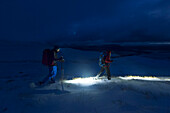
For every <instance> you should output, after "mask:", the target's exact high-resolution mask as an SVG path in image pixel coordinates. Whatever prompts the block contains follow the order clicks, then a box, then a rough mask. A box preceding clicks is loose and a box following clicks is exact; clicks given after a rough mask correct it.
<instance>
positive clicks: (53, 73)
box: [43, 66, 57, 83]
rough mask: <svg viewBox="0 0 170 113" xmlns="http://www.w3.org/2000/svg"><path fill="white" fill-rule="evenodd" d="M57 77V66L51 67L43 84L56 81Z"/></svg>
mask: <svg viewBox="0 0 170 113" xmlns="http://www.w3.org/2000/svg"><path fill="white" fill-rule="evenodd" d="M56 75H57V66H49V74H48V76H46V77H45V78H44V79H43V82H44V83H45V82H47V81H53V82H54V81H55V77H56Z"/></svg>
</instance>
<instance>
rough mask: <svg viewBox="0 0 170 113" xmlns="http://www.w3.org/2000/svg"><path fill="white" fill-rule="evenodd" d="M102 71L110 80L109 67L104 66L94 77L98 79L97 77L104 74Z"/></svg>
mask: <svg viewBox="0 0 170 113" xmlns="http://www.w3.org/2000/svg"><path fill="white" fill-rule="evenodd" d="M104 70H105V71H106V74H107V77H108V78H110V77H111V74H110V69H109V66H106V67H105V66H103V67H101V70H100V72H99V73H98V74H97V76H96V77H99V76H100V75H101V74H102V73H103V72H104Z"/></svg>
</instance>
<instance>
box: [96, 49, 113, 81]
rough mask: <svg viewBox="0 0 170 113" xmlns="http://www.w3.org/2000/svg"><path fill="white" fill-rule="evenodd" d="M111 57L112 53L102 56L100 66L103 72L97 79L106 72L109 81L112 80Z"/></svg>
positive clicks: (102, 54)
mask: <svg viewBox="0 0 170 113" xmlns="http://www.w3.org/2000/svg"><path fill="white" fill-rule="evenodd" d="M110 57H111V51H105V52H102V53H101V54H100V57H99V66H100V67H101V70H100V72H99V73H98V74H97V76H96V78H98V77H99V76H100V75H101V74H102V73H103V72H104V70H105V72H106V74H107V78H108V80H111V74H110V69H109V67H110V63H111V62H112V60H110Z"/></svg>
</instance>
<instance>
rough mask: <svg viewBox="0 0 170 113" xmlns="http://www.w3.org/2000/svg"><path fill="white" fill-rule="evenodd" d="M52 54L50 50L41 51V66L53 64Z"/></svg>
mask: <svg viewBox="0 0 170 113" xmlns="http://www.w3.org/2000/svg"><path fill="white" fill-rule="evenodd" d="M53 57H54V53H53V51H51V50H50V49H44V50H43V56H42V64H44V65H46V66H51V65H52V62H53Z"/></svg>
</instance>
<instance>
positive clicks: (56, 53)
mask: <svg viewBox="0 0 170 113" xmlns="http://www.w3.org/2000/svg"><path fill="white" fill-rule="evenodd" d="M57 62H64V59H63V56H61V53H60V48H59V47H57V46H55V47H54V48H53V49H52V50H50V49H45V50H44V51H43V58H42V64H44V65H46V66H48V68H49V74H48V76H46V77H45V78H44V79H43V80H42V81H40V82H39V85H42V84H44V83H46V82H49V83H55V77H56V75H57V68H58V66H57Z"/></svg>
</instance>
